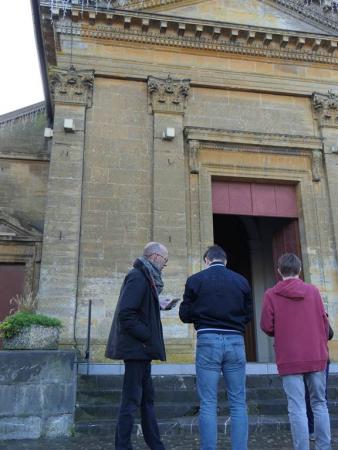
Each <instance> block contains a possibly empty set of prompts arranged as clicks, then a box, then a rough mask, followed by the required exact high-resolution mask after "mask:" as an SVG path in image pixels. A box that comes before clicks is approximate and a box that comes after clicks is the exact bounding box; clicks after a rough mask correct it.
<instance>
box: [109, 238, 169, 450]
mask: <svg viewBox="0 0 338 450" xmlns="http://www.w3.org/2000/svg"><path fill="white" fill-rule="evenodd" d="M167 261H168V250H167V249H166V247H165V246H164V245H162V244H160V243H157V242H149V243H148V244H147V245H146V246H145V247H144V250H143V256H142V257H140V258H137V259H136V261H135V262H134V267H133V268H132V269H131V270H130V272H129V273H128V274H127V276H126V277H125V279H124V282H123V285H122V287H121V292H120V297H119V300H118V303H117V306H116V310H115V315H114V319H113V323H112V327H111V331H110V335H109V339H108V343H107V349H106V357H107V358H110V359H119V360H120V359H123V360H124V365H125V374H124V379H123V388H122V398H121V406H120V412H119V417H118V421H117V426H116V434H115V449H116V450H130V449H132V445H131V440H130V438H131V433H132V428H133V424H134V418H135V414H136V411H137V410H138V408H140V409H141V426H142V431H143V436H144V440H145V442H146V443H147V445H148V446H149V448H150V449H151V450H164V445H163V443H162V441H161V438H160V433H159V429H158V425H157V421H156V416H155V411H154V389H153V384H152V379H151V360H152V359H159V360H161V361H165V359H166V355H165V348H164V340H163V332H162V324H161V317H160V304H159V297H158V296H159V294H160V293H161V291H162V289H163V282H162V278H161V271H162V269H163V268H164V267H165V266H166V264H167Z"/></svg>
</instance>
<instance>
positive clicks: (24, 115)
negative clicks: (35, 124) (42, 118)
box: [0, 102, 46, 128]
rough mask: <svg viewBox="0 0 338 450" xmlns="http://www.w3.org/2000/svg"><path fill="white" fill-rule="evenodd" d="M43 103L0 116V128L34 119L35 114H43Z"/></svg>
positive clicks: (44, 106) (44, 108) (44, 110)
mask: <svg viewBox="0 0 338 450" xmlns="http://www.w3.org/2000/svg"><path fill="white" fill-rule="evenodd" d="M45 112H46V105H45V102H39V103H35V104H34V105H29V106H26V107H24V108H20V109H17V110H15V111H11V112H9V113H6V114H2V115H0V128H2V127H5V126H7V125H9V124H12V123H14V122H17V121H25V120H30V119H32V118H34V117H35V116H36V115H37V114H45Z"/></svg>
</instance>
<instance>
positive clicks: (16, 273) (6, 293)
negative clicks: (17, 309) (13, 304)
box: [0, 264, 25, 321]
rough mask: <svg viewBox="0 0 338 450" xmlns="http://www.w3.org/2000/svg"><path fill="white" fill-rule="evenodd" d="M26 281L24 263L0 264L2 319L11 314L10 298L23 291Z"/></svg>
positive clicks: (0, 317)
mask: <svg viewBox="0 0 338 450" xmlns="http://www.w3.org/2000/svg"><path fill="white" fill-rule="evenodd" d="M24 283H25V265H24V264H0V321H1V320H3V319H4V318H5V317H6V316H8V314H9V310H10V306H9V301H10V299H11V298H12V297H15V296H16V295H17V294H22V293H23V289H24Z"/></svg>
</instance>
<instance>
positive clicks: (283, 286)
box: [272, 278, 306, 300]
mask: <svg viewBox="0 0 338 450" xmlns="http://www.w3.org/2000/svg"><path fill="white" fill-rule="evenodd" d="M272 291H273V292H274V294H276V295H279V296H280V297H285V298H287V299H290V300H304V297H305V293H306V284H305V283H304V281H303V280H300V279H299V278H289V279H288V280H283V281H279V282H278V283H277V284H276V285H275V286H274V287H273V288H272Z"/></svg>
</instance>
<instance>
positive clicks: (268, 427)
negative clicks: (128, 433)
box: [75, 416, 289, 435]
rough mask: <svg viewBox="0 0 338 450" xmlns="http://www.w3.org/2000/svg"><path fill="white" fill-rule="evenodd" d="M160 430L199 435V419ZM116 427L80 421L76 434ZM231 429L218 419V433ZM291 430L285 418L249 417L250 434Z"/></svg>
mask: <svg viewBox="0 0 338 450" xmlns="http://www.w3.org/2000/svg"><path fill="white" fill-rule="evenodd" d="M158 425H159V429H160V432H161V434H162V435H164V434H165V435H168V434H171V433H172V434H176V433H190V434H192V433H198V430H199V427H198V417H197V416H195V417H192V418H191V417H182V418H179V419H175V420H158ZM115 426H116V420H111V419H105V420H98V421H93V422H86V421H79V422H76V426H75V432H77V433H88V434H98V435H105V434H110V433H113V432H114V430H115ZM134 427H135V430H134V431H135V433H136V434H139V433H141V432H142V431H141V425H140V423H139V422H138V421H137V420H136V421H135V425H134ZM228 429H230V425H229V417H228V416H219V417H218V432H219V433H224V431H225V430H228ZM283 429H289V423H288V420H287V418H286V417H285V416H275V417H273V418H272V417H271V416H259V417H249V431H250V432H253V433H254V432H266V431H269V432H271V431H277V430H283Z"/></svg>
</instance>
